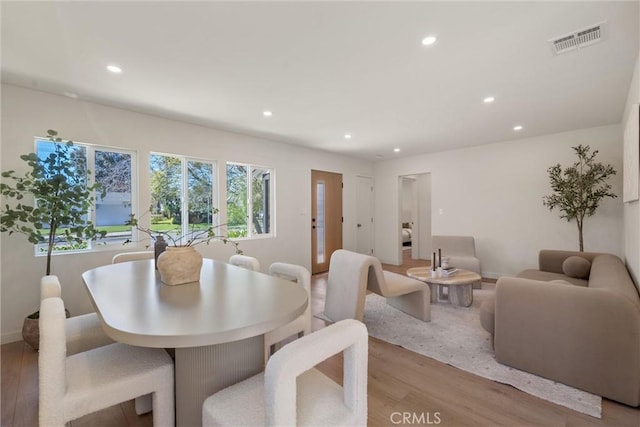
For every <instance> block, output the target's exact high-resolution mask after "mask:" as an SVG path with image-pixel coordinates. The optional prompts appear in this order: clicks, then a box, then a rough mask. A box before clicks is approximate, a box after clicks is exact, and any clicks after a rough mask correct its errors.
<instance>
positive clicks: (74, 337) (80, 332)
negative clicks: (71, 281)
mask: <svg viewBox="0 0 640 427" xmlns="http://www.w3.org/2000/svg"><path fill="white" fill-rule="evenodd" d="M61 296H62V288H61V286H60V280H59V279H58V277H57V276H53V275H49V276H43V277H42V279H40V300H41V301H42V300H44V299H46V298H56V297H57V298H60V297H61ZM65 336H66V340H65V341H66V344H67V355H69V356H70V355H72V354H76V353H81V352H83V351H87V350H91V349H93V348H97V347H102V346H103V345H107V344H112V343H113V342H114V341H113V340H112V339H111V338H109V337H108V336H107V334H105V333H104V330H103V329H102V325H101V324H100V319H98V315H97V314H96V313H87V314H82V315H80V316H73V317H70V318H68V319H66V321H65Z"/></svg>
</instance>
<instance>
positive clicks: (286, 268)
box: [264, 262, 311, 363]
mask: <svg viewBox="0 0 640 427" xmlns="http://www.w3.org/2000/svg"><path fill="white" fill-rule="evenodd" d="M269 274H270V275H272V276H277V277H280V278H283V279H286V280H291V281H293V282H296V283H298V284H299V285H300V286H302V287H303V288H304V290H305V291H307V298H308V301H307V309H306V310H305V311H304V313H302V314H301V315H300V316H298V318H297V319H295V320H293V321H292V322H289V323H287V324H286V325H284V326H281V327H279V328H278V329H274V330H273V331H270V332H267V333H266V334H264V362H265V363H267V360H268V359H269V357H270V356H271V354H272V352H273V350H275V348H274V347H275V345H276V344H277V343H279V342H280V341H282V340H284V339H285V338H288V337H290V336H292V335H297V336H298V338H300V337H301V336H303V335H309V334H310V333H311V274H310V273H309V270H307V269H306V268H304V267H302V266H301V265H295V264H287V263H284V262H274V263H273V264H271V265H270V266H269Z"/></svg>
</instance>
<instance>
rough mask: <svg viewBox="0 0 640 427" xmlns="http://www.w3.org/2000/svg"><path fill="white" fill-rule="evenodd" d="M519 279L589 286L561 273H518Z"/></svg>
mask: <svg viewBox="0 0 640 427" xmlns="http://www.w3.org/2000/svg"><path fill="white" fill-rule="evenodd" d="M517 277H521V278H523V279H533V280H542V281H543V282H550V281H552V280H566V281H567V282H569V283H571V284H572V285H576V286H584V287H587V286H589V282H588V281H587V280H585V279H577V278H575V277H568V276H565V275H564V274H560V273H551V272H548V271H540V270H534V269H530V270H524V271H521V272H520V273H518V276H517Z"/></svg>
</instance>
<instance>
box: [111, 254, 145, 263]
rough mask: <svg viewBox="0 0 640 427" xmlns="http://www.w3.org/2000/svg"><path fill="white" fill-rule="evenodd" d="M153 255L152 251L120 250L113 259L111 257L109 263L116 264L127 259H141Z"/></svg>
mask: <svg viewBox="0 0 640 427" xmlns="http://www.w3.org/2000/svg"><path fill="white" fill-rule="evenodd" d="M154 257H155V252H154V251H139V252H122V253H119V254H115V255H114V256H113V259H111V264H118V263H120V262H127V261H140V260H143V259H153V258H154Z"/></svg>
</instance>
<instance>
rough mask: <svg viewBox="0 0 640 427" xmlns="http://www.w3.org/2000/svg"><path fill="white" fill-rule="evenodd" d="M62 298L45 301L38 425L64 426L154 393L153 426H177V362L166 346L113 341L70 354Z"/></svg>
mask: <svg viewBox="0 0 640 427" xmlns="http://www.w3.org/2000/svg"><path fill="white" fill-rule="evenodd" d="M65 326H66V323H65V312H64V304H63V302H62V299H60V298H58V297H50V298H45V299H43V300H42V301H41V303H40V354H39V356H38V375H39V385H38V392H39V414H38V416H39V425H41V426H63V425H65V424H66V423H67V422H69V421H71V420H74V419H77V418H80V417H82V416H84V415H87V414H90V413H93V412H96V411H99V410H101V409H104V408H108V407H110V406H113V405H115V404H118V403H121V402H124V401H127V400H130V399H133V398H135V397H137V396H142V395H145V394H151V395H152V396H153V424H154V425H156V426H172V425H174V412H175V410H174V391H173V387H174V380H173V375H174V373H173V361H172V360H171V357H169V355H168V354H167V353H166V351H164V350H163V349H158V348H147V347H136V346H129V345H126V344H121V343H114V344H109V345H105V346H102V347H98V348H95V349H93V350H88V351H85V352H82V353H77V354H74V355H71V356H67V355H66V341H65V329H66V328H65Z"/></svg>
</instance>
